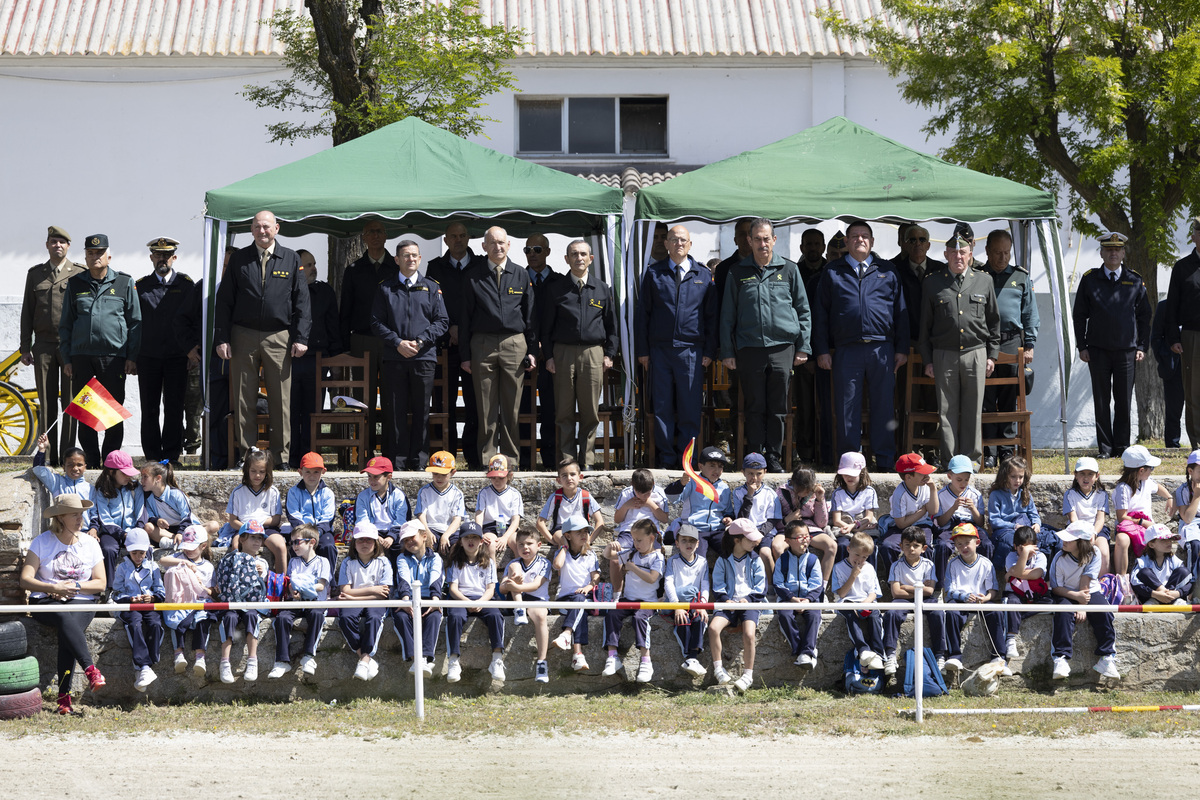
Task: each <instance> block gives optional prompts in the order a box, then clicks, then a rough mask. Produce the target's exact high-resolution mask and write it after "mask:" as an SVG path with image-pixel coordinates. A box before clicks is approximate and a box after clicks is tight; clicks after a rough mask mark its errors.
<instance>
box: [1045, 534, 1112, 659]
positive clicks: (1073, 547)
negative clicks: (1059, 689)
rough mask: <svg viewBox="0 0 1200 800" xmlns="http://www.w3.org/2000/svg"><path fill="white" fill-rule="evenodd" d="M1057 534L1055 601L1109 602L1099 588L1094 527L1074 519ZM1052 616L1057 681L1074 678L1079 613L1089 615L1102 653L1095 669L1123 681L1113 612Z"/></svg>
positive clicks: (1053, 566) (1052, 571) (1052, 576)
mask: <svg viewBox="0 0 1200 800" xmlns="http://www.w3.org/2000/svg"><path fill="white" fill-rule="evenodd" d="M1057 533H1058V538H1059V539H1061V540H1062V550H1061V551H1060V552H1059V553H1058V555H1056V556H1055V557H1054V560H1053V561H1051V562H1050V593H1051V595H1053V596H1054V602H1056V603H1065V604H1072V603H1074V604H1076V605H1101V606H1102V605H1104V604H1105V602H1106V601H1105V599H1104V595H1103V593H1102V592H1101V591H1100V554H1099V553H1097V552H1096V548H1095V546H1094V545H1093V544H1092V542H1093V538H1094V534H1093V533H1092V529H1091V526H1090V525H1088V524H1087V523H1086V522H1072V523H1071V524H1070V525H1068V526H1067V527H1066V528H1064V529H1063V530H1061V531H1058V532H1057ZM1053 616H1054V623H1053V628H1052V634H1051V641H1052V645H1051V655H1052V656H1053V658H1054V673H1053V676H1054V679H1055V680H1066V679H1067V678H1069V677H1071V663H1070V662H1071V655H1072V652H1073V644H1072V641H1071V640H1072V638H1073V637H1074V636H1075V623H1076V621H1082V620H1078V617H1080V616H1086V617H1087V621H1088V624H1089V625H1091V626H1092V633H1094V634H1095V635H1096V655H1098V656H1100V660H1099V661H1097V662H1096V665H1095V666H1094V667H1092V669H1094V670H1096V672H1099V673H1100V675H1101V676H1102V677H1104V678H1109V679H1113V680H1120V678H1121V673H1120V672H1118V671H1117V656H1116V652H1117V650H1116V631H1115V630H1114V629H1113V615H1112V614H1111V613H1108V612H1097V613H1092V614H1086V615H1081V614H1068V613H1065V612H1063V613H1057V614H1054V615H1053Z"/></svg>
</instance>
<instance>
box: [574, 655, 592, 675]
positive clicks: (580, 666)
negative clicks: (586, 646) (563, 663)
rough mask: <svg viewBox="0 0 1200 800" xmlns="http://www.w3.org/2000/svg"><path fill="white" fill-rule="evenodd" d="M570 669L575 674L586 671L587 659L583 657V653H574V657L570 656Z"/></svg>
mask: <svg viewBox="0 0 1200 800" xmlns="http://www.w3.org/2000/svg"><path fill="white" fill-rule="evenodd" d="M571 669H573V670H575V671H576V672H587V671H588V669H589V667H588V663H587V658H585V657H584V655H583V653H576V654H575V655H573V656H571Z"/></svg>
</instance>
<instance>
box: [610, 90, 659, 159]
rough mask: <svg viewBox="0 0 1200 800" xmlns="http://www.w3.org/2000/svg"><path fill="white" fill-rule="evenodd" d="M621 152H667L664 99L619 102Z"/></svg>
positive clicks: (649, 98)
mask: <svg viewBox="0 0 1200 800" xmlns="http://www.w3.org/2000/svg"><path fill="white" fill-rule="evenodd" d="M621 152H622V153H631V154H637V153H658V154H665V153H666V152H667V98H665V97H622V98H621Z"/></svg>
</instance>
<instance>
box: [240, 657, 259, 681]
mask: <svg viewBox="0 0 1200 800" xmlns="http://www.w3.org/2000/svg"><path fill="white" fill-rule="evenodd" d="M242 679H243V680H245V681H246V682H247V683H254V682H255V681H256V680H258V659H257V658H247V659H246V671H245V672H244V673H242Z"/></svg>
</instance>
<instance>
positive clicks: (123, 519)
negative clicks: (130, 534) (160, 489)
mask: <svg viewBox="0 0 1200 800" xmlns="http://www.w3.org/2000/svg"><path fill="white" fill-rule="evenodd" d="M145 496H146V493H145V492H144V491H142V489H141V488H140V487H135V486H132V485H130V486H122V487H121V488H120V489H118V490H117V496H116V497H105V496H104V495H102V494H101V493H100V492H93V493H92V502H93V503H95V504H96V505H95V506H93V507H92V514H93V516H92V527H93V528H95V529H96V530H98V531H100V532H101V533H110V534H115V533H123V532H124V531H125V530H126V529H128V528H134V527H137V524H138V519H139V518H140V517H141V516H142V504H143V503H144V502H145V501H144V498H145Z"/></svg>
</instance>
